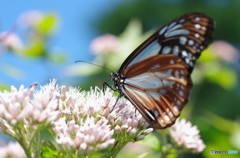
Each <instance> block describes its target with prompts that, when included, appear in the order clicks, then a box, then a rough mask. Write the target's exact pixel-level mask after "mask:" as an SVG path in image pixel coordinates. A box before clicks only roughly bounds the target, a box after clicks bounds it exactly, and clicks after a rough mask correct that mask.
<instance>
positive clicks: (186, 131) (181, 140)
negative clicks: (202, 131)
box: [169, 119, 205, 152]
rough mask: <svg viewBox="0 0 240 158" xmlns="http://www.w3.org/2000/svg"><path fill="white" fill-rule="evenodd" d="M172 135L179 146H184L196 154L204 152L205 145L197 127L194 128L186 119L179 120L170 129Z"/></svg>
mask: <svg viewBox="0 0 240 158" xmlns="http://www.w3.org/2000/svg"><path fill="white" fill-rule="evenodd" d="M169 131H170V135H171V137H172V138H173V140H174V141H175V142H176V144H177V145H179V146H184V147H186V148H187V149H191V150H193V151H195V152H202V151H203V150H204V148H205V144H204V143H203V141H202V139H201V138H200V135H199V130H198V128H197V126H192V124H191V122H187V121H186V120H185V119H182V120H180V121H179V120H177V121H176V123H175V124H174V125H173V126H172V127H170V129H169Z"/></svg>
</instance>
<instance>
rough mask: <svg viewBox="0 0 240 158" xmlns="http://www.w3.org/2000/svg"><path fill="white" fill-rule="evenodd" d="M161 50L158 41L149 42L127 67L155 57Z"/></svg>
mask: <svg viewBox="0 0 240 158" xmlns="http://www.w3.org/2000/svg"><path fill="white" fill-rule="evenodd" d="M160 49H161V45H160V44H159V43H158V40H155V41H153V42H151V43H150V44H149V45H148V46H147V47H145V48H144V49H143V50H142V51H141V52H140V53H139V54H138V55H137V56H136V57H135V58H134V59H133V60H132V61H131V62H130V63H129V66H132V65H133V64H136V63H137V62H140V61H142V60H144V59H146V58H148V57H151V56H154V55H157V54H158V53H159V51H160Z"/></svg>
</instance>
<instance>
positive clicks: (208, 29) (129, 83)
mask: <svg viewBox="0 0 240 158" xmlns="http://www.w3.org/2000/svg"><path fill="white" fill-rule="evenodd" d="M213 31H214V22H213V20H212V19H211V18H209V17H207V16H206V15H204V14H202V13H190V14H186V15H183V16H181V17H179V18H176V19H175V20H173V21H171V22H170V23H168V24H167V25H165V26H163V27H162V28H161V29H159V30H157V31H156V32H155V33H154V34H153V35H151V36H150V37H149V38H148V39H147V40H146V41H144V42H143V43H142V44H141V45H140V46H138V47H137V48H136V49H135V50H134V51H133V52H132V53H131V54H130V55H129V56H128V57H127V59H126V60H125V61H124V62H123V64H122V66H121V67H120V69H119V71H118V72H117V73H111V79H112V81H113V83H114V85H115V88H116V89H115V90H116V91H118V92H119V96H118V98H119V97H121V96H124V97H125V98H126V99H128V100H129V101H130V102H131V103H132V104H133V105H134V106H135V108H136V109H137V110H138V111H139V112H140V113H141V115H142V116H143V117H144V119H145V120H146V121H147V122H148V124H149V125H150V126H152V127H153V128H155V129H162V128H166V127H169V126H171V125H172V124H174V122H175V120H176V119H177V118H178V116H179V115H180V112H181V110H182V108H183V107H184V106H185V104H186V103H187V102H188V97H189V92H190V90H191V88H192V81H191V78H190V75H191V72H192V70H193V68H194V65H195V62H196V60H197V59H198V57H199V56H200V54H201V52H202V51H203V50H204V49H205V48H206V47H207V46H208V45H209V44H210V43H211V41H212V34H213ZM105 84H107V83H105Z"/></svg>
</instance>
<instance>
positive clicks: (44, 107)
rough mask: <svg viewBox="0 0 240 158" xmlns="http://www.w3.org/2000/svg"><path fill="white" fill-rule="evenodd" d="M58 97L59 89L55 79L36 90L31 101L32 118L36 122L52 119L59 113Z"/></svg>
mask: <svg viewBox="0 0 240 158" xmlns="http://www.w3.org/2000/svg"><path fill="white" fill-rule="evenodd" d="M59 98H60V91H59V87H58V86H57V84H56V80H53V81H52V82H50V83H49V84H47V85H45V86H43V87H41V89H40V90H39V91H36V92H35V93H34V96H33V99H32V101H31V102H32V105H33V109H32V111H31V118H32V120H33V121H36V122H45V121H47V122H52V121H54V120H55V119H56V118H57V117H58V115H59V111H58V105H59Z"/></svg>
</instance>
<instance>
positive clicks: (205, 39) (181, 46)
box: [119, 13, 214, 72]
mask: <svg viewBox="0 0 240 158" xmlns="http://www.w3.org/2000/svg"><path fill="white" fill-rule="evenodd" d="M213 30H214V22H213V20H212V19H211V18H209V17H207V16H206V15H204V14H201V13H192V14H186V15H184V16H181V17H179V18H176V19H175V20H173V21H172V22H170V23H169V24H167V25H165V26H164V27H162V28H161V29H159V30H157V31H156V32H155V33H154V34H153V35H152V36H150V37H149V38H148V39H147V40H146V41H145V42H143V43H142V44H141V45H140V46H139V47H138V48H137V49H135V50H134V52H133V53H132V54H131V55H130V56H129V57H128V58H127V59H126V60H125V61H124V63H123V64H122V66H121V68H120V70H119V71H121V70H122V69H125V68H126V67H128V66H132V65H133V64H135V63H137V62H140V61H141V60H143V59H145V58H147V57H150V56H153V55H158V54H175V55H177V56H179V57H180V58H182V59H183V60H184V62H186V63H187V64H188V65H189V68H188V69H189V70H190V72H191V71H192V68H193V67H194V64H195V61H196V59H197V58H198V57H199V56H200V53H201V51H202V50H203V49H205V48H206V47H207V46H208V44H209V43H210V42H211V41H212V33H213Z"/></svg>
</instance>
